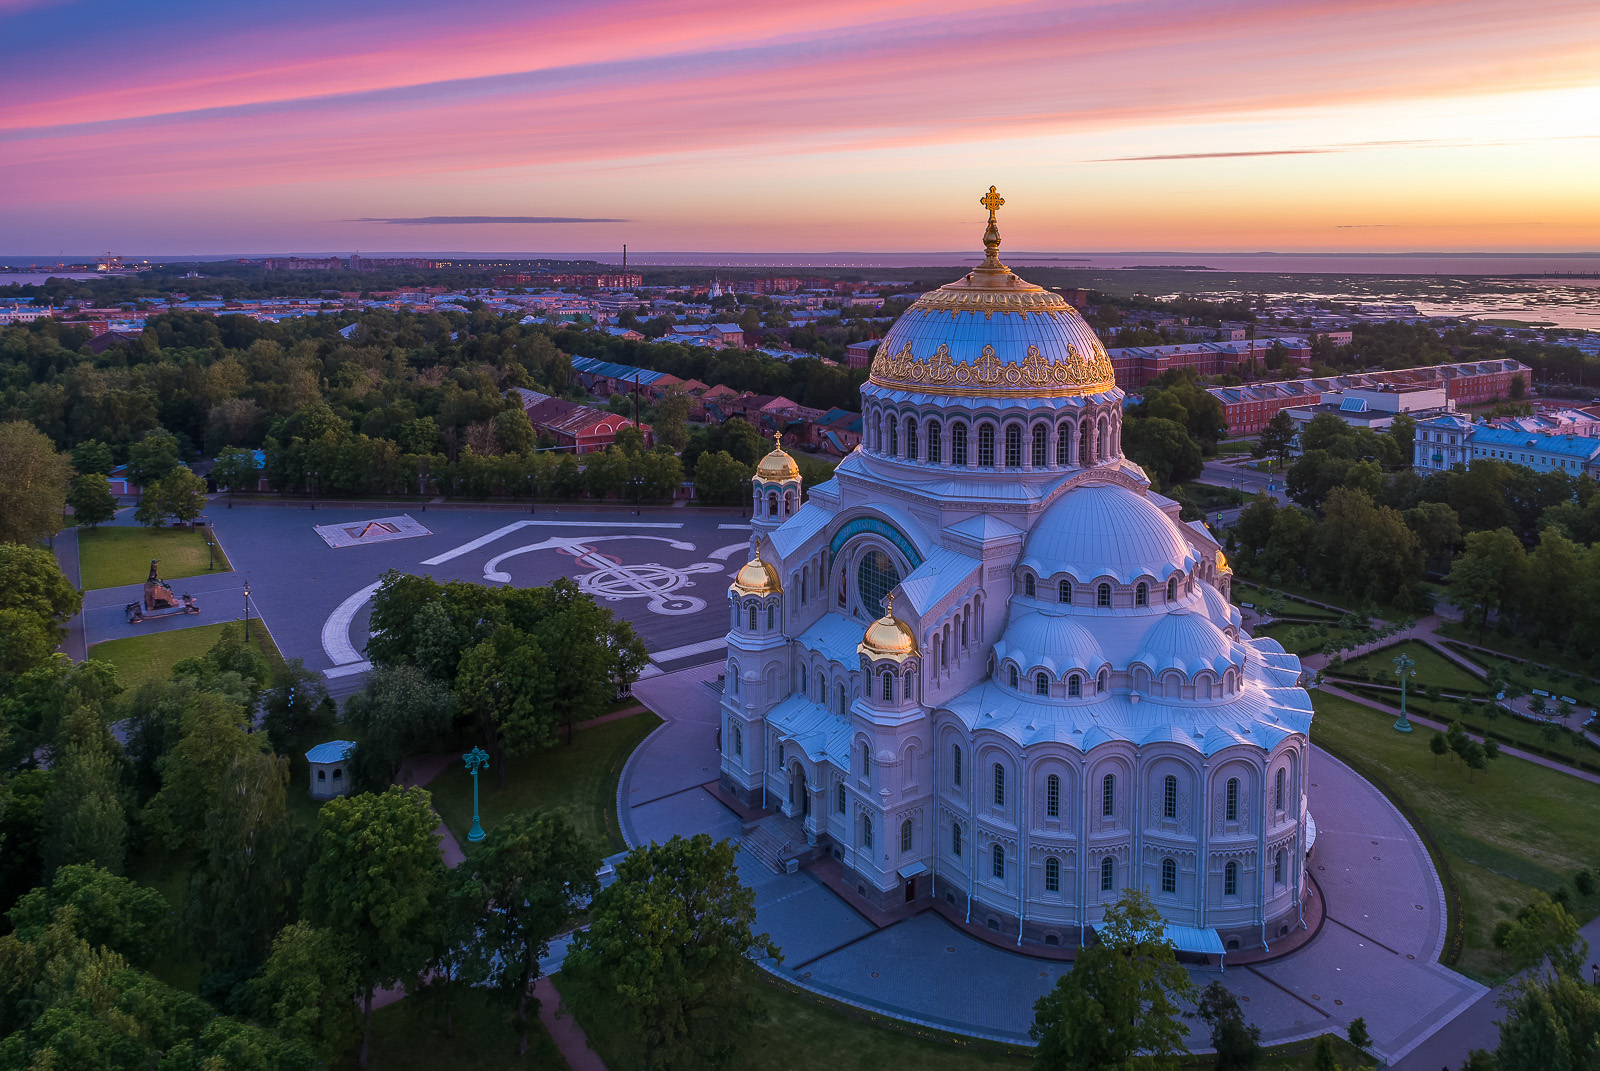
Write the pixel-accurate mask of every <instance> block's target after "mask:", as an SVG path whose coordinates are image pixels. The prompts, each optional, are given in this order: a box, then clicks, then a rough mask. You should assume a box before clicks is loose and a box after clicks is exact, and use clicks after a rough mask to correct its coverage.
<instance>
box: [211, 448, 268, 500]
mask: <svg viewBox="0 0 1600 1071" xmlns="http://www.w3.org/2000/svg"><path fill="white" fill-rule="evenodd" d="M211 478H212V479H213V480H215V481H217V486H218V487H223V488H226V489H227V490H228V491H229V492H230V494H229V497H228V508H229V509H232V508H233V497H232V492H234V491H254V490H255V489H256V484H257V482H258V481H259V480H260V478H261V470H260V469H259V468H258V467H257V466H256V459H255V454H254V453H252V452H251V451H249V450H242V449H240V448H239V447H237V446H230V447H228V448H227V449H225V450H223V451H222V453H220V454H218V455H217V462H216V464H214V465H212V466H211Z"/></svg>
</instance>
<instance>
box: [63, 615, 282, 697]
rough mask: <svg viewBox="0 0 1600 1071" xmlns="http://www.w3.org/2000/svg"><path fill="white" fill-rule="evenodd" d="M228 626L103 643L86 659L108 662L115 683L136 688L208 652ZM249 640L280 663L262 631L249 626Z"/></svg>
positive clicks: (206, 627)
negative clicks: (180, 663) (113, 672)
mask: <svg viewBox="0 0 1600 1071" xmlns="http://www.w3.org/2000/svg"><path fill="white" fill-rule="evenodd" d="M228 624H229V622H220V623H218V624H215V625H198V626H196V627H195V628H180V629H173V630H172V631H171V632H152V633H150V634H149V635H147V636H129V637H128V638H127V639H124V640H106V641H105V642H103V643H97V644H94V645H93V646H92V647H90V648H89V657H90V658H93V659H95V660H96V661H99V662H110V663H111V664H112V665H113V666H114V667H116V671H117V683H118V684H120V685H122V686H123V687H124V688H130V689H131V688H137V687H138V686H139V685H141V684H143V683H144V682H145V681H159V680H165V679H166V678H167V675H168V674H170V673H171V672H172V667H173V666H175V665H177V664H178V663H179V662H182V661H183V660H184V659H185V658H195V657H197V656H199V655H203V654H205V653H206V652H207V651H209V650H211V645H212V644H214V643H216V642H217V637H218V635H219V634H220V633H221V632H222V630H223V629H224V628H226V627H227V625H228ZM250 639H251V640H252V641H253V642H254V643H255V645H256V646H257V647H259V648H260V649H261V653H262V654H264V655H266V656H267V657H268V658H269V659H271V660H273V661H275V662H276V661H282V659H283V656H282V655H280V654H279V653H278V648H277V647H276V646H275V645H274V644H273V642H272V637H271V636H270V635H268V634H267V630H266V629H264V628H259V627H257V625H255V624H252V625H251V626H250Z"/></svg>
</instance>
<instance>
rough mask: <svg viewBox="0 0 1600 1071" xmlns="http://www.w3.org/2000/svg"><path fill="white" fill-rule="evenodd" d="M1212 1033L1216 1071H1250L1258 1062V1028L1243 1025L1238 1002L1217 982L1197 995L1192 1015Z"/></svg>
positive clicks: (1226, 988)
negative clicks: (1215, 1053)
mask: <svg viewBox="0 0 1600 1071" xmlns="http://www.w3.org/2000/svg"><path fill="white" fill-rule="evenodd" d="M1192 1014H1194V1015H1195V1016H1197V1017H1198V1018H1199V1019H1200V1021H1201V1022H1203V1023H1205V1024H1206V1026H1207V1027H1209V1028H1210V1030H1211V1047H1212V1048H1213V1049H1215V1050H1216V1051H1217V1071H1249V1069H1250V1068H1252V1067H1254V1066H1255V1065H1256V1061H1257V1060H1259V1059H1260V1058H1261V1028H1260V1027H1257V1026H1252V1025H1250V1024H1248V1023H1246V1022H1245V1021H1244V1012H1243V1011H1242V1010H1241V1009H1240V1007H1239V998H1238V997H1236V996H1234V995H1233V993H1232V992H1230V991H1229V989H1228V987H1227V986H1225V985H1223V984H1222V983H1221V982H1220V981H1216V982H1212V983H1211V984H1210V985H1208V986H1206V987H1205V988H1204V989H1202V990H1201V991H1200V999H1199V1000H1198V1001H1197V1002H1196V1004H1195V1010H1194V1012H1193V1013H1192Z"/></svg>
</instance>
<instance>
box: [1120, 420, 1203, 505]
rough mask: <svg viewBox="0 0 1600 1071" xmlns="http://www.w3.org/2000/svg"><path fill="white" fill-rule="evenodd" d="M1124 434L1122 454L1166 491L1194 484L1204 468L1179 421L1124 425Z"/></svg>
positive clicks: (1154, 421) (1194, 444)
mask: <svg viewBox="0 0 1600 1071" xmlns="http://www.w3.org/2000/svg"><path fill="white" fill-rule="evenodd" d="M1122 434H1123V439H1122V446H1123V453H1125V454H1126V455H1127V456H1128V457H1129V459H1131V460H1133V461H1135V462H1137V463H1138V464H1139V465H1141V466H1143V468H1144V470H1145V471H1146V472H1148V473H1149V474H1150V475H1152V476H1154V477H1155V478H1156V480H1157V481H1158V482H1159V483H1160V485H1161V486H1162V487H1164V488H1165V487H1171V486H1173V485H1174V484H1178V483H1183V482H1185V481H1187V480H1192V479H1194V478H1196V477H1197V476H1199V475H1200V473H1201V472H1202V471H1203V470H1204V468H1205V459H1204V458H1203V457H1201V456H1200V446H1199V444H1198V443H1196V442H1195V441H1194V439H1192V438H1190V437H1189V432H1188V429H1186V428H1185V427H1184V426H1183V425H1182V424H1180V423H1178V422H1177V421H1173V420H1167V419H1165V418H1163V417H1155V416H1153V417H1148V418H1146V419H1144V420H1130V421H1127V422H1126V423H1124V424H1123V429H1122Z"/></svg>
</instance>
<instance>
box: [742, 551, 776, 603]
mask: <svg viewBox="0 0 1600 1071" xmlns="http://www.w3.org/2000/svg"><path fill="white" fill-rule="evenodd" d="M733 590H734V591H737V592H738V593H739V594H741V595H771V594H772V593H773V592H778V591H782V590H783V588H782V587H781V586H780V585H779V584H778V571H777V570H776V569H774V568H773V567H772V566H770V565H768V564H767V563H766V562H764V561H762V560H761V546H760V544H757V545H756V548H755V556H754V557H752V558H751V559H750V560H749V561H747V562H745V563H744V567H743V568H742V569H740V570H739V575H738V576H736V577H734V578H733Z"/></svg>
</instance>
